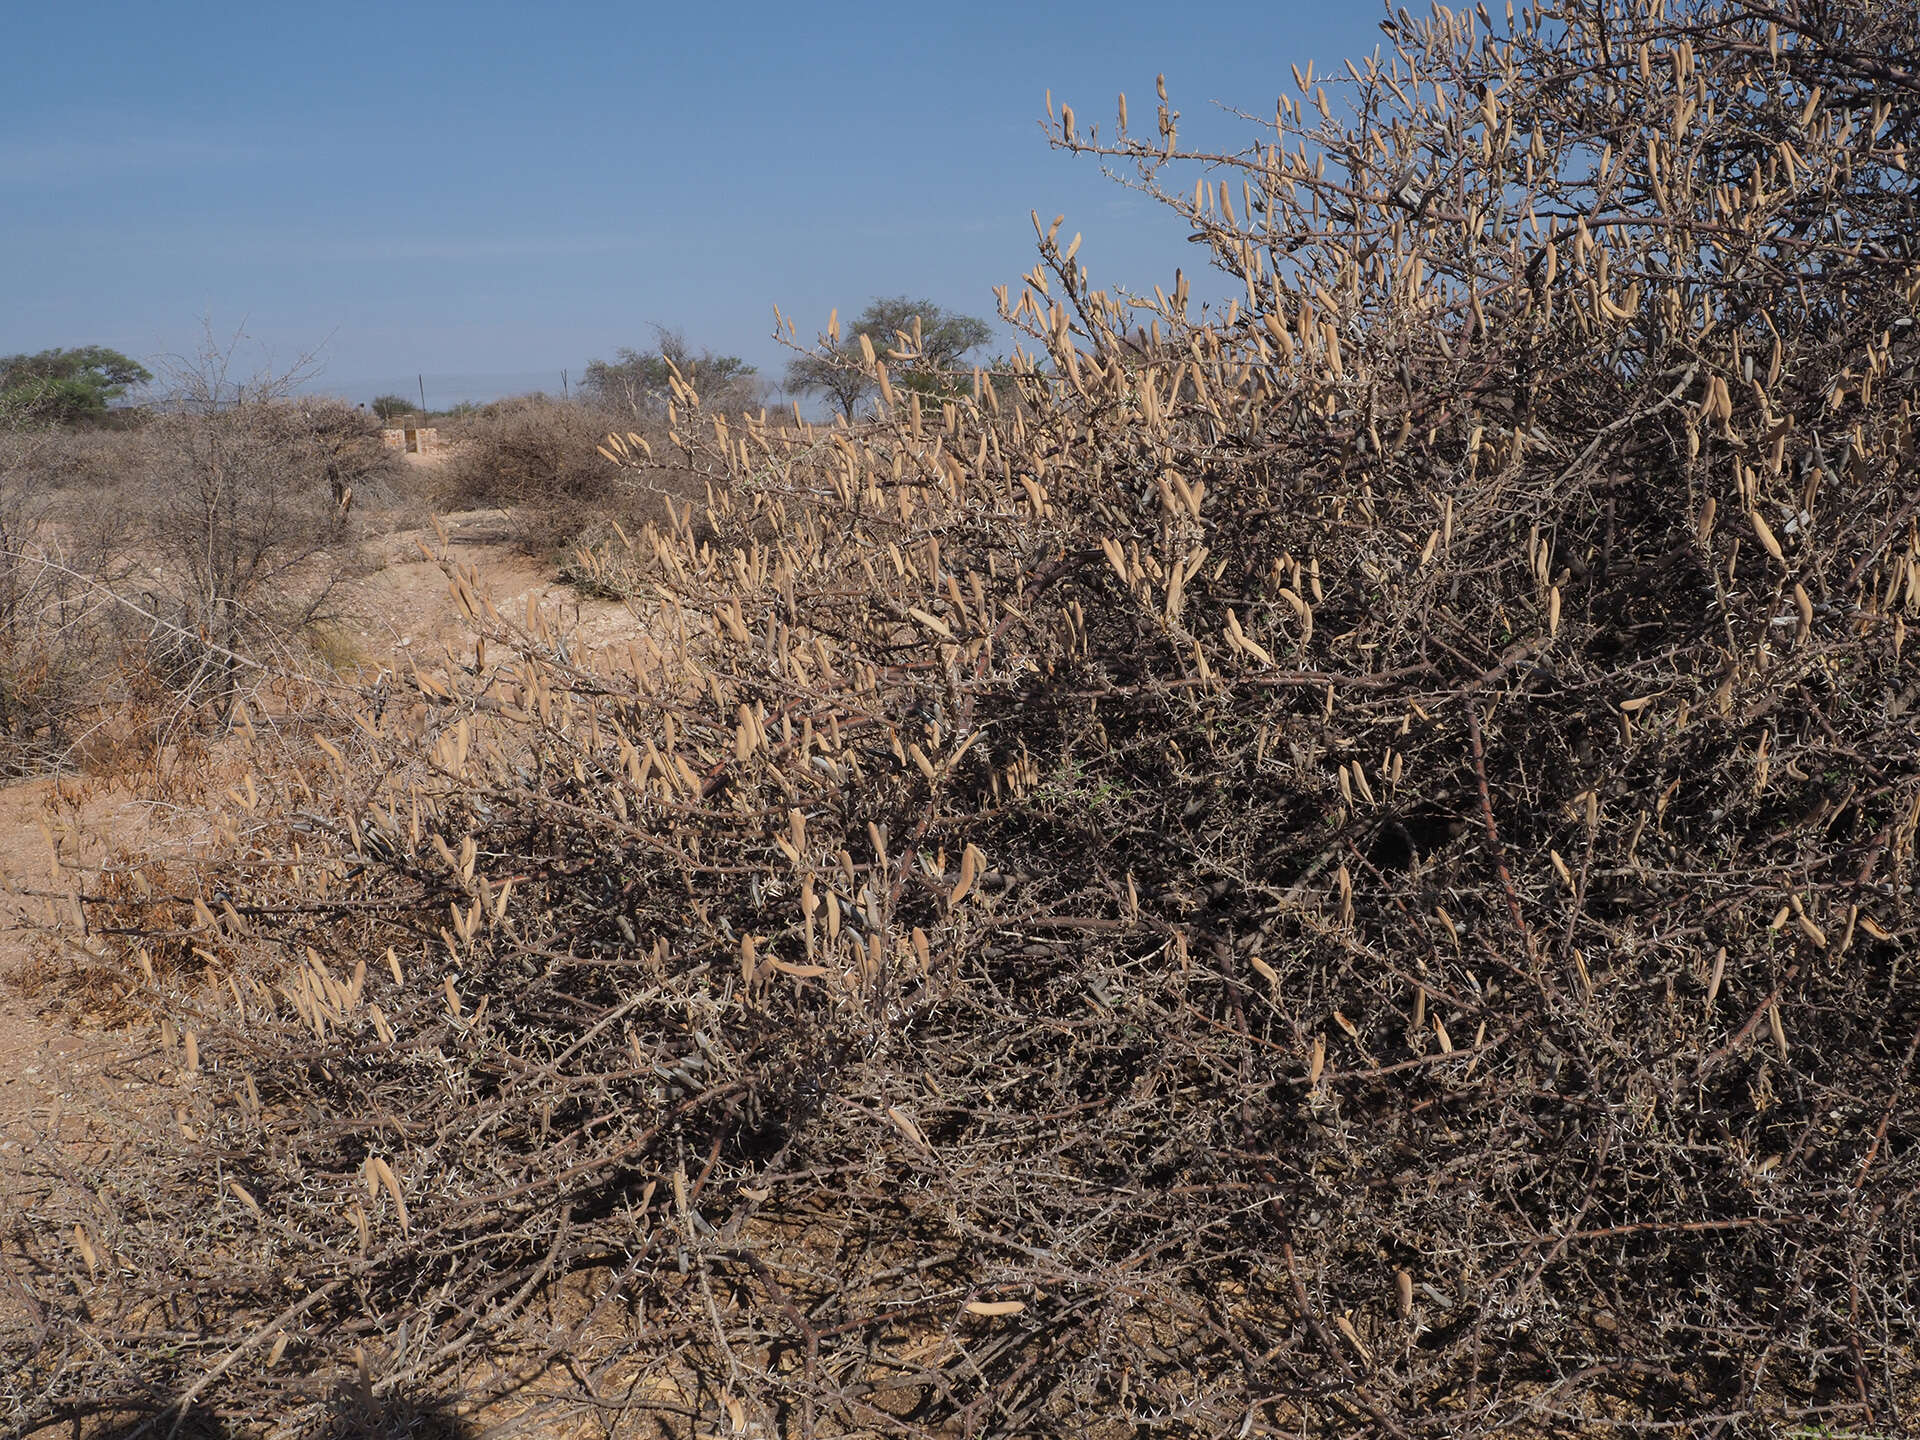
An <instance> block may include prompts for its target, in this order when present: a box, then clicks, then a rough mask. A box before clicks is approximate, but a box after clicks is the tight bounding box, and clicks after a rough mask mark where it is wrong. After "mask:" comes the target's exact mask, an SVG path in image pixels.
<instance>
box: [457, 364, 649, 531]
mask: <svg viewBox="0 0 1920 1440" xmlns="http://www.w3.org/2000/svg"><path fill="white" fill-rule="evenodd" d="M610 423H611V422H610V421H609V418H608V417H607V416H606V415H603V414H601V413H600V412H599V411H596V410H593V409H590V408H588V407H587V406H584V405H576V404H573V403H571V402H568V401H560V400H552V399H549V398H548V397H546V396H544V395H525V396H520V397H518V398H516V399H512V400H501V401H497V402H496V403H494V404H491V405H487V406H484V407H483V408H482V409H481V410H480V411H479V413H478V414H476V415H474V416H472V417H470V418H468V419H466V420H464V421H463V422H462V423H461V425H460V427H459V433H458V437H457V440H456V442H455V444H454V448H453V451H452V454H451V456H450V457H449V459H448V461H447V464H446V466H445V468H444V469H443V470H442V471H441V474H440V477H439V488H438V491H437V494H436V496H435V499H436V501H437V502H438V503H439V504H440V505H442V506H443V507H445V508H448V509H463V510H465V509H493V508H499V509H506V510H511V511H512V512H513V513H514V517H515V522H516V523H515V532H516V534H517V536H518V537H519V539H520V541H521V543H522V544H524V545H526V546H527V547H528V548H530V549H532V550H535V551H542V550H549V549H552V548H553V547H554V546H556V545H559V544H563V543H565V542H566V541H567V540H568V539H570V538H572V535H573V533H574V530H575V528H576V527H577V525H578V522H579V519H580V516H581V514H582V512H583V510H597V509H604V508H606V507H608V506H611V505H616V504H618V503H619V500H620V499H621V497H622V494H623V486H622V483H621V482H622V478H623V477H622V474H621V469H620V467H619V466H618V465H617V464H615V463H614V462H613V461H611V460H609V459H608V458H607V457H606V456H605V455H603V454H602V453H601V452H600V448H599V447H600V444H601V441H602V440H603V439H604V438H605V435H606V432H607V429H608V426H609V424H610Z"/></svg>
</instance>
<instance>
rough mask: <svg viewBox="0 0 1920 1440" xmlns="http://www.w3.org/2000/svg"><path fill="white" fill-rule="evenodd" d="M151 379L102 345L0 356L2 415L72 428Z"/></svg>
mask: <svg viewBox="0 0 1920 1440" xmlns="http://www.w3.org/2000/svg"><path fill="white" fill-rule="evenodd" d="M151 379H153V375H152V373H151V372H150V371H148V369H147V368H146V366H144V365H142V364H140V363H139V362H138V361H137V360H130V359H128V358H127V357H126V356H125V355H122V354H121V353H120V352H119V351H118V350H109V349H108V348H107V347H106V346H104V345H83V346H81V347H79V348H78V349H74V350H42V351H40V352H39V353H38V354H35V355H8V356H5V357H0V414H5V415H8V416H11V417H16V418H31V419H33V420H38V421H50V422H53V423H56V424H63V425H70V424H73V423H75V422H76V421H81V420H89V419H94V418H97V417H98V416H101V415H104V414H106V412H107V407H108V406H109V405H111V404H112V403H113V402H114V401H115V400H118V399H120V398H121V397H122V396H123V395H125V394H126V393H127V391H128V390H129V389H131V388H132V387H133V386H135V385H144V384H146V383H147V381H149V380H151Z"/></svg>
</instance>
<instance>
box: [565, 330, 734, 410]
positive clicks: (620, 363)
mask: <svg viewBox="0 0 1920 1440" xmlns="http://www.w3.org/2000/svg"><path fill="white" fill-rule="evenodd" d="M676 374H677V375H678V376H679V377H680V380H681V381H682V383H684V384H686V385H689V386H691V387H692V389H693V390H694V392H695V393H696V394H697V395H698V396H699V397H700V399H701V401H702V402H703V403H705V404H706V405H708V406H709V407H711V408H713V409H715V410H718V411H722V412H725V411H729V410H739V409H744V408H745V407H746V405H747V404H748V403H749V402H750V401H751V400H752V399H753V396H754V388H755V387H754V378H753V377H754V375H755V370H754V367H753V366H751V365H749V364H748V363H747V362H746V361H744V360H742V359H741V358H740V357H739V356H737V355H716V354H715V353H714V352H713V351H711V350H706V349H698V350H696V349H695V348H694V347H693V346H692V345H691V344H690V343H689V342H688V340H687V337H686V336H685V335H684V334H682V333H681V332H680V331H678V330H669V329H667V328H666V327H664V326H656V327H655V331H654V345H653V348H652V349H650V350H630V349H626V348H622V349H620V350H617V351H615V352H614V359H613V360H611V361H607V360H597V359H596V360H589V361H588V362H587V368H586V370H585V372H584V373H583V374H582V375H581V377H580V393H581V395H582V396H583V397H584V398H586V399H588V400H590V401H592V402H594V403H596V404H598V405H600V406H602V407H603V408H605V409H607V410H610V411H613V412H614V413H616V414H622V415H626V416H629V417H631V418H633V419H636V420H655V419H658V418H660V417H661V416H664V415H665V414H666V412H667V406H668V404H669V403H670V402H671V401H672V399H673V377H674V376H675V375H676Z"/></svg>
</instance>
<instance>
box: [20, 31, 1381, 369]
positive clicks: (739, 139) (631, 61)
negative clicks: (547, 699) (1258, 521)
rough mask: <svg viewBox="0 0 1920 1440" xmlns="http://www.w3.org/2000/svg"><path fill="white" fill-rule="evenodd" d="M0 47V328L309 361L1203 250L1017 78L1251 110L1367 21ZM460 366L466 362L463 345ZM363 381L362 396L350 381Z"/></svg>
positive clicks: (760, 351)
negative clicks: (1054, 235)
mask: <svg viewBox="0 0 1920 1440" xmlns="http://www.w3.org/2000/svg"><path fill="white" fill-rule="evenodd" d="M9 10H10V13H9V15H8V17H7V20H6V35H5V41H4V44H0V94H4V95H5V97H6V101H7V105H6V108H7V118H6V123H5V125H4V127H0V215H4V216H5V220H4V223H0V267H3V268H4V273H5V274H6V275H7V276H8V277H9V279H8V281H7V283H6V286H5V290H4V292H0V293H3V295H4V298H0V353H10V352H14V351H20V350H38V349H43V348H46V347H48V346H53V345H74V344H89V343H95V344H106V345H112V346H115V347H116V348H119V349H122V350H125V351H127V352H128V353H130V354H133V355H136V356H140V357H144V358H148V359H149V360H152V359H154V358H158V357H162V356H165V355H168V354H179V353H184V352H187V351H190V350H191V349H193V348H194V347H195V346H196V345H197V344H198V342H199V339H200V335H201V327H202V322H203V319H204V320H206V321H210V322H211V324H212V326H213V328H214V330H215V331H216V332H218V333H220V334H221V335H223V336H225V335H229V334H231V333H232V332H234V331H235V330H236V329H237V328H239V327H241V326H243V325H244V327H245V330H246V333H247V334H248V336H249V337H251V340H252V342H253V343H252V345H251V347H250V348H249V350H248V352H247V353H248V354H249V355H250V356H251V357H252V358H253V360H254V361H256V362H258V361H260V360H262V359H265V360H268V361H270V362H271V363H276V364H283V365H284V364H286V363H289V362H290V361H291V360H293V359H294V358H295V357H297V356H298V355H300V354H301V353H303V352H305V351H309V350H312V349H314V348H315V347H322V351H321V359H322V362H323V364H324V367H325V369H324V373H323V375H322V377H321V380H320V384H321V386H322V388H334V389H340V390H343V391H346V392H348V393H351V394H352V395H353V396H354V398H367V396H368V395H370V394H371V393H372V390H371V388H369V387H371V386H373V385H375V384H377V383H378V382H380V381H382V380H389V381H391V380H394V379H397V377H401V376H406V377H411V376H412V375H414V374H415V373H416V372H419V371H425V372H427V374H428V376H429V388H430V395H429V398H430V399H431V400H434V401H435V403H442V402H443V401H444V400H446V399H451V398H457V397H456V396H455V395H453V394H452V393H447V394H444V395H443V394H438V393H434V392H436V391H438V390H439V389H440V386H439V385H437V384H436V383H435V377H440V378H441V379H442V380H444V381H445V383H446V385H447V387H448V388H449V391H451V390H457V389H460V388H462V387H464V388H465V389H467V390H470V391H474V392H480V391H485V390H488V389H519V388H531V387H532V386H533V385H535V384H539V383H542V377H549V378H547V379H546V380H545V382H544V383H546V384H547V385H548V386H549V387H557V385H558V380H559V372H560V370H561V369H562V368H568V369H571V370H572V371H573V373H574V374H575V375H577V374H578V373H579V371H580V369H581V367H582V366H583V365H584V364H585V363H586V361H587V360H589V359H590V358H592V357H594V356H596V355H599V356H610V355H611V354H612V352H613V351H614V349H615V348H616V347H618V346H621V345H632V346H636V347H644V346H645V345H646V344H647V343H648V342H649V339H650V337H651V333H652V332H651V328H650V327H651V326H652V325H653V324H656V323H658V324H663V325H668V326H671V327H675V328H679V329H681V330H683V331H684V332H685V333H686V334H687V335H688V337H689V338H690V339H691V340H693V341H694V342H695V343H696V344H702V345H707V346H711V347H712V348H714V349H717V350H721V351H725V352H730V353H735V354H740V355H744V356H746V357H747V358H748V359H750V360H752V361H754V362H755V363H756V364H758V365H759V366H761V368H762V370H763V371H765V372H767V373H769V374H775V373H777V372H778V370H779V369H780V367H781V365H782V362H783V356H782V353H781V352H780V350H779V349H778V347H777V346H775V344H774V343H773V342H772V340H771V339H770V338H769V337H770V331H771V328H772V308H773V306H774V305H775V304H778V305H780V306H781V307H782V309H783V310H785V311H786V312H787V313H789V314H791V315H793V316H794V317H795V318H796V320H797V321H798V323H799V324H800V326H801V328H802V330H803V332H804V331H805V330H807V329H808V328H809V327H812V328H815V329H817V328H818V327H819V326H821V325H823V324H824V323H825V320H826V315H827V311H828V309H829V308H830V307H832V306H836V305H837V306H839V307H840V308H841V311H842V313H843V315H844V314H850V313H852V312H854V311H857V310H858V309H859V308H860V307H861V305H863V304H864V303H865V301H866V300H867V299H869V298H871V297H872V296H875V295H883V294H897V293H912V294H916V295H926V296H927V297H929V298H930V299H932V300H934V301H936V302H937V303H940V304H943V305H947V306H950V307H953V308H957V309H960V310H964V311H967V312H969V313H974V314H980V315H991V313H992V306H993V299H992V293H991V290H992V287H993V286H994V285H996V284H1003V283H1007V282H1010V281H1014V280H1015V279H1016V278H1017V277H1018V276H1019V274H1020V273H1021V272H1022V271H1024V270H1025V269H1027V268H1028V267H1029V266H1030V265H1031V264H1032V253H1031V252H1032V240H1033V231H1032V226H1031V223H1030V221H1029V219H1028V212H1029V211H1030V210H1033V209H1039V210H1040V211H1042V212H1043V214H1044V215H1045V216H1046V218H1048V219H1051V217H1052V215H1054V214H1056V213H1060V212H1062V211H1064V212H1065V213H1066V215H1067V223H1066V226H1065V231H1066V233H1069V234H1070V233H1072V232H1073V231H1075V230H1079V231H1082V232H1084V233H1085V235H1086V241H1085V243H1084V245H1083V247H1082V250H1081V255H1080V258H1081V259H1082V260H1083V261H1084V262H1085V263H1086V264H1087V265H1088V266H1089V267H1090V269H1091V270H1092V271H1093V272H1094V278H1095V280H1096V283H1111V282H1124V283H1129V284H1132V285H1135V286H1138V287H1142V288H1145V287H1150V286H1151V285H1152V284H1153V283H1155V282H1156V281H1161V282H1165V281H1166V280H1168V279H1169V277H1170V275H1171V272H1172V269H1173V267H1174V266H1175V265H1178V264H1188V265H1191V264H1193V263H1194V261H1195V259H1196V256H1197V247H1192V246H1189V245H1187V244H1186V243H1185V227H1184V226H1182V225H1181V224H1180V223H1179V221H1178V220H1177V219H1176V218H1175V217H1173V216H1171V215H1167V214H1165V213H1163V212H1160V211H1158V210H1157V209H1156V208H1155V207H1153V206H1152V205H1150V204H1149V203H1147V202H1145V201H1143V200H1140V199H1139V198H1137V197H1135V196H1132V195H1131V194H1129V193H1128V192H1127V191H1125V190H1123V189H1121V188H1120V187H1118V186H1117V185H1115V184H1113V183H1112V182H1111V181H1108V180H1105V179H1103V178H1102V177H1101V176H1100V174H1099V172H1098V169H1097V167H1095V166H1094V165H1093V164H1092V163H1090V162H1089V161H1087V160H1085V159H1074V158H1072V157H1069V156H1066V155H1063V154H1058V153H1055V152H1052V151H1050V150H1049V149H1048V148H1047V146H1046V143H1045V140H1044V139H1043V137H1042V135H1041V133H1040V130H1039V121H1040V120H1041V119H1042V117H1043V115H1044V109H1043V103H1044V96H1045V93H1046V91H1047V90H1048V89H1049V88H1051V90H1052V91H1053V94H1054V96H1055V98H1056V101H1057V100H1061V99H1065V100H1067V101H1069V102H1070V103H1072V104H1073V106H1074V108H1075V111H1076V114H1077V115H1079V116H1080V117H1081V123H1082V124H1083V125H1084V124H1085V123H1087V122H1089V121H1094V120H1099V121H1103V122H1104V123H1103V127H1102V128H1103V130H1105V129H1106V128H1108V127H1110V125H1111V117H1112V113H1113V104H1114V96H1115V95H1116V93H1117V92H1119V91H1121V90H1125V91H1126V92H1127V94H1128V97H1129V100H1130V102H1131V106H1132V109H1133V118H1134V126H1135V129H1136V130H1138V129H1140V128H1141V126H1142V123H1143V121H1144V122H1145V123H1147V124H1149V125H1150V124H1151V116H1152V94H1153V80H1154V75H1155V74H1156V72H1159V71H1164V72H1165V73H1166V75H1167V80H1168V85H1169V87H1170V90H1171V92H1172V95H1173V100H1174V103H1175V105H1176V106H1177V108H1179V109H1180V110H1181V111H1182V116H1183V119H1182V138H1183V140H1184V139H1187V138H1189V137H1191V138H1193V139H1196V140H1209V141H1217V142H1218V143H1220V144H1222V145H1236V144H1237V143H1240V142H1242V141H1244V140H1246V139H1248V138H1251V134H1252V132H1251V130H1250V129H1249V128H1248V127H1246V126H1245V125H1243V124H1242V123H1240V122H1237V121H1233V120H1231V119H1229V118H1227V117H1224V116H1221V115H1220V114H1219V113H1218V112H1217V111H1215V110H1214V108H1213V105H1212V103H1211V102H1215V101H1220V102H1225V103H1227V104H1231V105H1236V106H1238V107H1240V108H1243V109H1246V110H1248V111H1251V112H1253V113H1256V114H1258V113H1271V110H1272V106H1273V101H1274V97H1275V96H1276V95H1277V94H1278V93H1279V92H1280V90H1281V89H1282V88H1290V86H1291V80H1290V77H1289V75H1288V64H1289V62H1296V63H1304V62H1305V61H1306V60H1308V59H1314V60H1316V61H1318V62H1319V64H1320V67H1321V68H1322V69H1323V70H1324V69H1325V68H1326V67H1327V66H1328V65H1329V64H1332V63H1335V62H1337V61H1338V60H1339V58H1340V57H1342V56H1344V55H1347V54H1356V55H1357V54H1362V53H1366V52H1369V51H1371V50H1372V49H1373V48H1374V46H1375V44H1376V43H1377V42H1379V41H1381V40H1382V38H1383V37H1381V35H1380V34H1379V32H1378V30H1377V28H1376V27H1377V23H1378V21H1379V19H1380V18H1381V16H1382V14H1383V13H1384V12H1383V10H1382V9H1381V8H1380V7H1378V6H1377V5H1375V4H1373V3H1355V4H1349V5H1328V4H1314V3H1302V0H1267V3H1264V4H1214V5H1207V4H1187V5H1178V4H1169V3H1167V0H1157V3H1152V4H1143V3H1134V0H1109V3H1105V4H1091V3H1079V0H1072V3H1067V0H1056V3H1053V4H1042V5H1017V4H1003V3H999V0H975V3H970V4H957V5H950V6H943V7H938V8H937V9H935V8H931V7H918V6H902V5H898V4H889V5H879V4H867V3H839V4H835V3H828V4H824V5H819V4H816V5H812V6H791V5H780V6H776V5H768V4H762V3H758V0H733V3H731V4H725V5H716V4H705V5H702V4H695V3H685V0H682V3H677V4H672V5H652V4H644V3H629V4H603V3H553V4H541V5H533V4H503V3H492V0H465V3H458V4H455V3H413V4H409V3H405V0H390V3H386V4H382V5H368V4H360V3H338V0H331V3H324V4H314V3H311V0H308V3H303V4H298V5H295V4H286V3H280V0H254V3H251V4H240V3H233V0H228V3H221V4H214V3H204V0H175V3H171V4H164V5H163V4H158V3H151V0H149V3H113V0H108V3H100V4H94V5H89V6H85V7H70V6H68V7H62V6H49V5H41V6H12V7H9ZM451 377H465V378H464V379H455V378H451ZM362 391H364V392H365V393H364V394H363V393H361V392H362Z"/></svg>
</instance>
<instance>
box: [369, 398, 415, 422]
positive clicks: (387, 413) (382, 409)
mask: <svg viewBox="0 0 1920 1440" xmlns="http://www.w3.org/2000/svg"><path fill="white" fill-rule="evenodd" d="M373 413H374V414H376V415H378V416H379V417H380V418H381V419H382V420H397V419H399V418H400V417H401V416H402V415H411V414H412V413H413V402H412V401H411V400H409V399H407V397H406V396H404V395H376V396H374V397H373Z"/></svg>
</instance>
